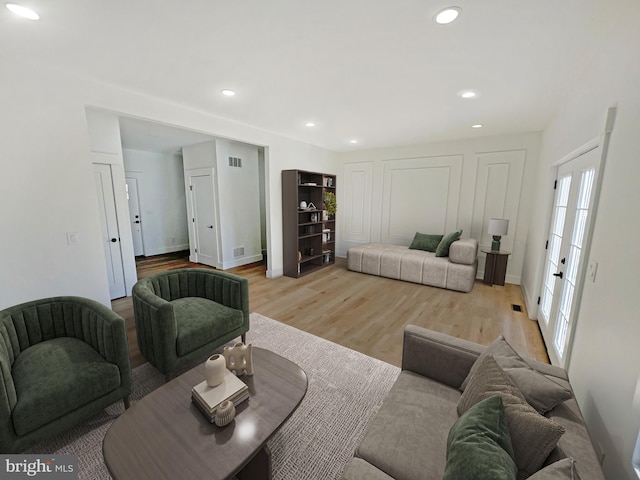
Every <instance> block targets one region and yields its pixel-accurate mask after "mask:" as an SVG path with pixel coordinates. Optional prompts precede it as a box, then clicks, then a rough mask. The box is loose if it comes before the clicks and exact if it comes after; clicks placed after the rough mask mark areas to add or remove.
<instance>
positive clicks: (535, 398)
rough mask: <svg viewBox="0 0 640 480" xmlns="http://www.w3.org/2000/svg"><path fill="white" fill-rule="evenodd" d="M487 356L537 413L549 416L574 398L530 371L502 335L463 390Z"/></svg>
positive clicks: (494, 342)
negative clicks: (550, 412) (498, 366)
mask: <svg viewBox="0 0 640 480" xmlns="http://www.w3.org/2000/svg"><path fill="white" fill-rule="evenodd" d="M487 355H493V357H494V358H495V359H496V362H498V364H499V365H500V366H501V367H502V368H503V370H504V371H505V372H506V373H507V375H509V378H511V380H513V382H514V383H515V384H516V385H517V386H518V388H519V389H520V390H521V391H522V393H523V394H524V398H526V399H527V402H528V403H529V405H531V406H532V407H533V408H535V409H536V410H537V411H538V412H540V413H543V414H544V413H547V412H548V411H549V410H551V409H552V408H553V407H555V406H556V405H558V404H559V403H560V402H564V401H565V400H568V399H570V398H573V393H572V392H571V390H570V389H569V388H567V387H565V386H563V385H560V384H559V383H557V382H554V381H553V380H551V379H550V378H548V377H545V376H544V375H543V374H542V373H540V372H538V371H537V370H534V369H533V368H531V367H530V366H529V364H528V363H527V362H525V361H524V360H523V358H522V357H521V356H520V355H518V353H517V352H516V351H515V350H514V349H513V347H512V346H511V345H509V343H508V342H507V341H506V340H505V338H504V337H503V336H502V335H500V336H499V337H498V338H497V339H496V340H494V341H493V343H492V344H491V345H489V346H488V347H487V348H486V350H485V351H484V352H482V354H481V355H480V357H478V360H476V362H475V363H474V364H473V366H472V367H471V370H470V372H469V375H467V378H465V380H464V381H463V382H462V385H461V386H460V390H463V391H464V389H465V388H466V385H467V382H468V381H469V379H470V378H471V376H472V375H473V371H474V370H475V368H476V365H478V363H479V362H480V361H481V360H482V359H483V358H484V357H485V356H487Z"/></svg>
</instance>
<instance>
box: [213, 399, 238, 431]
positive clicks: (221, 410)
mask: <svg viewBox="0 0 640 480" xmlns="http://www.w3.org/2000/svg"><path fill="white" fill-rule="evenodd" d="M235 416H236V407H235V405H234V404H233V402H230V401H229V400H225V401H224V402H222V403H221V404H220V406H219V407H218V410H217V411H216V416H215V423H216V425H217V426H218V427H224V426H225V425H229V424H230V423H231V422H232V421H233V419H234V417H235Z"/></svg>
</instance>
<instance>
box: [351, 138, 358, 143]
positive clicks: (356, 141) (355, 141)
mask: <svg viewBox="0 0 640 480" xmlns="http://www.w3.org/2000/svg"><path fill="white" fill-rule="evenodd" d="M349 143H358V140H356V139H355V138H354V139H352V140H349Z"/></svg>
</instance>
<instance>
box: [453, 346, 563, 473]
mask: <svg viewBox="0 0 640 480" xmlns="http://www.w3.org/2000/svg"><path fill="white" fill-rule="evenodd" d="M496 395H497V396H499V397H500V398H501V399H502V402H503V403H504V409H505V412H506V414H507V421H508V424H509V432H510V435H511V443H512V445H513V453H514V458H515V461H516V465H517V467H518V476H517V478H518V479H525V478H527V477H529V476H530V475H532V474H534V473H535V472H537V471H538V469H539V468H540V467H541V466H542V465H543V463H544V461H545V460H546V458H547V457H548V456H549V453H551V451H552V450H553V449H554V448H555V446H556V444H557V443H558V440H560V437H561V436H562V434H563V433H564V431H565V429H564V427H562V426H560V425H558V424H556V423H555V422H553V421H551V420H549V419H548V418H546V417H543V416H542V415H540V414H539V413H538V412H536V411H535V410H534V409H533V407H531V405H529V404H528V403H527V401H526V400H525V398H524V395H523V394H522V392H521V391H520V390H519V389H518V387H517V386H516V385H515V384H514V383H513V382H512V381H511V380H510V379H509V377H508V376H507V374H506V373H505V372H504V371H503V370H502V368H500V366H499V365H498V363H497V362H496V360H495V359H494V358H493V356H491V355H487V356H485V357H484V358H483V359H482V360H481V361H480V364H479V365H478V367H477V368H476V369H475V372H474V374H473V375H472V377H471V379H470V380H469V383H468V384H467V388H466V389H465V391H464V392H463V394H462V397H460V400H459V401H458V414H459V415H464V413H465V412H466V411H468V410H469V409H470V408H472V407H473V406H474V405H476V404H477V403H478V402H481V401H483V400H485V399H487V398H489V397H492V396H496Z"/></svg>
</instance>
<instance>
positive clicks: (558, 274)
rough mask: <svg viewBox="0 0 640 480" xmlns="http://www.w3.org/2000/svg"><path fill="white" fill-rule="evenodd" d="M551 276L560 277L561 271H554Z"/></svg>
mask: <svg viewBox="0 0 640 480" xmlns="http://www.w3.org/2000/svg"><path fill="white" fill-rule="evenodd" d="M553 276H554V277H560V278H562V272H558V273H554V274H553Z"/></svg>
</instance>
